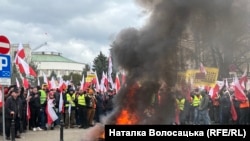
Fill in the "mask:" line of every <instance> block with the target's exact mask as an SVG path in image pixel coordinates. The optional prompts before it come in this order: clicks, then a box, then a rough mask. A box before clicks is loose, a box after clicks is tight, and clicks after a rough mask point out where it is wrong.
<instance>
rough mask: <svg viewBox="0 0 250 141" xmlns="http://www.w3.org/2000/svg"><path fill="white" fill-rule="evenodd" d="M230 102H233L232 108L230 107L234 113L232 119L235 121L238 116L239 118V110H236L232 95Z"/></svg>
mask: <svg viewBox="0 0 250 141" xmlns="http://www.w3.org/2000/svg"><path fill="white" fill-rule="evenodd" d="M230 102H231V109H230V112H231V115H232V119H233V120H234V121H236V120H237V118H238V115H237V112H236V110H235V107H234V103H233V100H232V98H231V96H230Z"/></svg>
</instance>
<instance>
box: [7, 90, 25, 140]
mask: <svg viewBox="0 0 250 141" xmlns="http://www.w3.org/2000/svg"><path fill="white" fill-rule="evenodd" d="M9 93H10V96H9V97H7V98H6V102H5V134H6V139H7V140H10V129H11V128H10V127H11V121H12V119H14V120H15V129H18V125H19V119H20V116H21V110H22V109H21V107H20V105H19V101H18V93H19V90H18V88H17V87H16V88H14V89H12V90H10V92H9ZM15 137H16V138H20V135H17V130H15Z"/></svg>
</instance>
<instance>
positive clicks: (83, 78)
mask: <svg viewBox="0 0 250 141" xmlns="http://www.w3.org/2000/svg"><path fill="white" fill-rule="evenodd" d="M84 83H85V77H84V74H83V75H82V81H81V82H80V84H81V86H80V90H84Z"/></svg>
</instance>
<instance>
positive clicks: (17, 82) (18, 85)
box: [16, 77, 20, 88]
mask: <svg viewBox="0 0 250 141" xmlns="http://www.w3.org/2000/svg"><path fill="white" fill-rule="evenodd" d="M16 86H17V87H18V88H20V83H19V81H18V79H17V77H16Z"/></svg>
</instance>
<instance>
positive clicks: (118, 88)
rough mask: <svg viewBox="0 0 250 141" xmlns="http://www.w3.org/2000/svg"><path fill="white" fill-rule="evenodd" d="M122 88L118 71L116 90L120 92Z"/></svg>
mask: <svg viewBox="0 0 250 141" xmlns="http://www.w3.org/2000/svg"><path fill="white" fill-rule="evenodd" d="M120 88H121V83H120V79H119V76H118V73H116V77H115V89H116V92H118V91H119V90H120Z"/></svg>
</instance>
